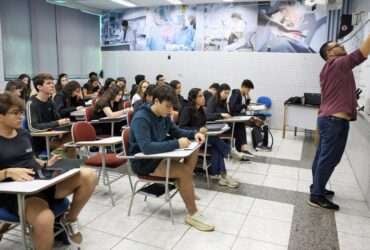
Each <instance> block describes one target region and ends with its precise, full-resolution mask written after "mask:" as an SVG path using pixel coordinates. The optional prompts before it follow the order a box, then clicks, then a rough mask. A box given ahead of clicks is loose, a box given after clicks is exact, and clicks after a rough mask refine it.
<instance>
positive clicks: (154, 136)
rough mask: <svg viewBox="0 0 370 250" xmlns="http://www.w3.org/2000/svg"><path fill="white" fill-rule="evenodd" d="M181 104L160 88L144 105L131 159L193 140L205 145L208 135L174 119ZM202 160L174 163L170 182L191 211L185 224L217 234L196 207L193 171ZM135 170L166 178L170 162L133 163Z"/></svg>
mask: <svg viewBox="0 0 370 250" xmlns="http://www.w3.org/2000/svg"><path fill="white" fill-rule="evenodd" d="M176 102H177V98H176V94H175V92H174V90H173V89H172V88H171V87H169V86H166V85H164V86H158V87H157V88H155V90H154V93H153V104H152V106H148V105H143V106H142V108H141V109H139V110H138V111H137V112H136V114H135V116H134V117H133V120H132V123H131V133H130V137H129V138H130V139H129V155H135V154H136V153H139V152H143V153H144V154H157V153H164V152H169V151H173V150H175V149H178V148H186V147H187V146H189V144H190V141H189V139H191V140H193V139H195V140H196V141H198V142H199V143H203V142H204V135H203V134H201V133H195V132H194V131H192V130H184V129H180V128H178V127H177V126H176V125H175V124H174V123H173V122H172V121H171V119H170V117H169V116H170V114H171V110H172V107H173V105H174V104H175V103H176ZM197 160H198V151H195V152H193V153H192V154H191V155H190V156H189V157H187V158H186V159H184V161H183V162H179V161H178V160H172V161H171V169H170V178H175V179H177V185H178V189H179V192H180V195H181V197H182V199H183V200H184V203H185V206H186V208H187V211H188V215H187V216H186V218H185V222H186V223H187V224H189V225H191V226H193V227H194V228H196V229H198V230H201V231H213V230H214V229H215V227H214V226H213V225H211V224H210V223H209V222H208V221H207V220H206V219H205V218H204V217H203V216H202V215H201V214H200V212H199V211H198V208H197V206H196V204H195V194H194V185H193V171H194V168H195V166H196V163H197ZM131 163H132V169H133V171H134V172H135V173H136V174H138V175H152V176H159V177H165V176H166V161H165V160H160V159H148V160H131Z"/></svg>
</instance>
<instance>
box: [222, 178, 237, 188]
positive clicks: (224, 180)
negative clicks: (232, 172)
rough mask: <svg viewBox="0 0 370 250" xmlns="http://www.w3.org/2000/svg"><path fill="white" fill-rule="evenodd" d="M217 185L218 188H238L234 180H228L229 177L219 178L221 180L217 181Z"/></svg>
mask: <svg viewBox="0 0 370 250" xmlns="http://www.w3.org/2000/svg"><path fill="white" fill-rule="evenodd" d="M218 185H220V186H227V187H229V188H237V187H238V186H239V183H238V182H237V181H235V180H232V179H230V177H227V176H225V177H221V179H220V180H219V181H218Z"/></svg>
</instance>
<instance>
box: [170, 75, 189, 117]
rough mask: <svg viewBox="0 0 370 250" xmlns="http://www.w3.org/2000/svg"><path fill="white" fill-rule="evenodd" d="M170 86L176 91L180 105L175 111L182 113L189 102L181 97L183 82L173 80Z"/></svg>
mask: <svg viewBox="0 0 370 250" xmlns="http://www.w3.org/2000/svg"><path fill="white" fill-rule="evenodd" d="M170 86H171V87H172V88H173V89H174V90H175V93H176V95H177V98H178V100H179V103H178V105H176V106H175V107H174V109H175V111H178V112H179V111H181V109H182V108H183V107H185V106H186V105H187V104H188V101H187V100H186V99H185V98H184V97H183V96H182V95H181V82H180V81H178V80H172V81H171V82H170Z"/></svg>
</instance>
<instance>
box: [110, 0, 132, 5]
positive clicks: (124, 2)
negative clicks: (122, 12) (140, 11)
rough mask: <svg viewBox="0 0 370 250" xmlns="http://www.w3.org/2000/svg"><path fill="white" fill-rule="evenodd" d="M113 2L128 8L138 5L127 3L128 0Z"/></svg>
mask: <svg viewBox="0 0 370 250" xmlns="http://www.w3.org/2000/svg"><path fill="white" fill-rule="evenodd" d="M111 1H112V2H114V3H118V4H122V5H124V6H126V7H136V4H134V3H131V2H129V1H126V0H111Z"/></svg>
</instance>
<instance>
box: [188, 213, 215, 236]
mask: <svg viewBox="0 0 370 250" xmlns="http://www.w3.org/2000/svg"><path fill="white" fill-rule="evenodd" d="M185 223H186V224H188V225H190V226H192V227H194V228H195V229H198V230H199V231H205V232H210V231H214V230H215V226H214V225H212V224H211V223H209V222H208V221H207V219H206V218H205V217H204V216H203V215H202V214H201V213H199V212H196V213H195V214H193V215H189V214H188V215H186V218H185Z"/></svg>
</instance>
